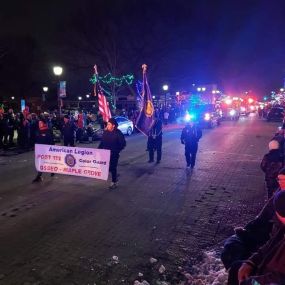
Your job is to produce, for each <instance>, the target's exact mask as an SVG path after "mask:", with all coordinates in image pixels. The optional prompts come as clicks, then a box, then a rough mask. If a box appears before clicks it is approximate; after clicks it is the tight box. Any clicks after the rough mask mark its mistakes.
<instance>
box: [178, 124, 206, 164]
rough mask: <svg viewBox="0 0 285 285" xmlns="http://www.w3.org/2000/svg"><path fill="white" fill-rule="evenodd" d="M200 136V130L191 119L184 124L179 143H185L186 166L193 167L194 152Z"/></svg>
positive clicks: (196, 149)
mask: <svg viewBox="0 0 285 285" xmlns="http://www.w3.org/2000/svg"><path fill="white" fill-rule="evenodd" d="M201 137H202V130H201V129H200V128H199V127H198V126H197V124H195V123H194V122H193V121H190V122H188V123H187V124H186V126H185V128H184V129H183V130H182V133H181V137H180V140H181V143H182V144H184V145H185V158H186V163H187V168H190V167H191V168H192V169H193V168H194V167H195V164H196V154H197V151H198V143H199V140H200V139H201Z"/></svg>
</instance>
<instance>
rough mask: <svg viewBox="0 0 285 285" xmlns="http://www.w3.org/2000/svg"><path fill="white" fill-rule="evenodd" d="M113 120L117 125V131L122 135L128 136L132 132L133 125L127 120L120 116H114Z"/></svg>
mask: <svg viewBox="0 0 285 285" xmlns="http://www.w3.org/2000/svg"><path fill="white" fill-rule="evenodd" d="M114 119H115V120H116V121H117V123H118V129H119V130H120V131H121V132H122V133H123V134H124V135H128V136H130V135H131V134H132V133H133V131H134V123H133V122H132V121H130V120H129V119H127V118H125V117H121V116H116V117H114Z"/></svg>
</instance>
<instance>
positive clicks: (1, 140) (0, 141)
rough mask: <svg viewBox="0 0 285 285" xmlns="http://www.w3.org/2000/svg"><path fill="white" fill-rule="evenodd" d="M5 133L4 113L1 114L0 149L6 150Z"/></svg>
mask: <svg viewBox="0 0 285 285" xmlns="http://www.w3.org/2000/svg"><path fill="white" fill-rule="evenodd" d="M0 110H1V109H0ZM5 132H6V120H5V118H4V113H3V112H0V149H1V148H4V136H5Z"/></svg>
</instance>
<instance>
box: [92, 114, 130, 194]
mask: <svg viewBox="0 0 285 285" xmlns="http://www.w3.org/2000/svg"><path fill="white" fill-rule="evenodd" d="M125 146H126V140H125V137H124V135H123V134H122V132H121V131H120V130H118V123H117V121H116V120H115V119H114V118H111V119H109V121H108V123H107V126H106V128H105V130H104V133H103V136H102V139H101V143H100V145H99V147H98V148H99V149H109V150H110V151H111V157H110V166H109V171H110V172H111V174H112V182H111V185H110V187H109V189H116V188H117V182H118V177H117V166H118V161H119V157H120V152H121V151H122V150H123V149H124V148H125Z"/></svg>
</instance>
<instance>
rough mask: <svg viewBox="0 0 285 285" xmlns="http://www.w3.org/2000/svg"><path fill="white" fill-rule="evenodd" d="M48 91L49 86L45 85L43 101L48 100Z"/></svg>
mask: <svg viewBox="0 0 285 285" xmlns="http://www.w3.org/2000/svg"><path fill="white" fill-rule="evenodd" d="M47 92H48V87H47V86H44V87H43V95H42V100H43V102H45V100H46V93H47Z"/></svg>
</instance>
